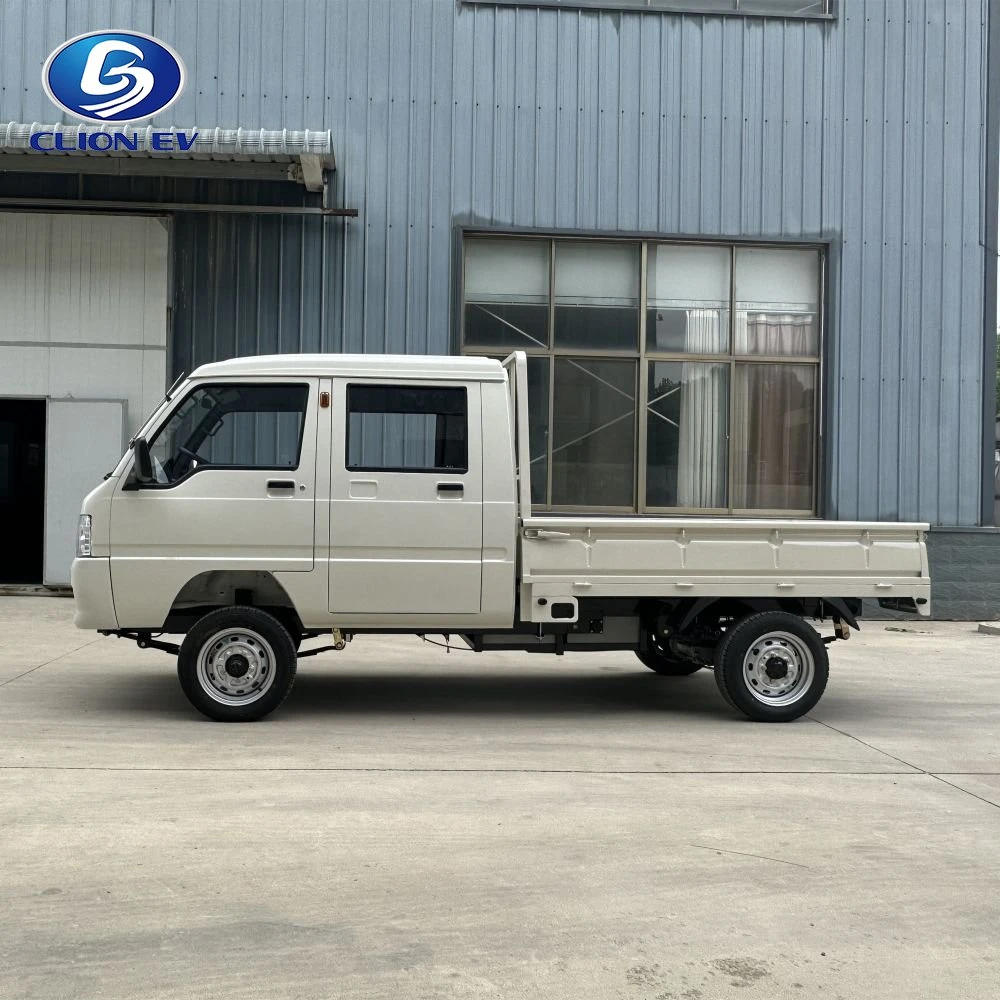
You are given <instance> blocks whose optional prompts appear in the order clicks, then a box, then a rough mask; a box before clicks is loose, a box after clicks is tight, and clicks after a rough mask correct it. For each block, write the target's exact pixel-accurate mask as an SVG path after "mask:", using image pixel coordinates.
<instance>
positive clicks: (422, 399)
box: [347, 385, 469, 473]
mask: <svg viewBox="0 0 1000 1000" xmlns="http://www.w3.org/2000/svg"><path fill="white" fill-rule="evenodd" d="M467 427H468V405H467V402H466V392H465V389H461V388H446V387H441V386H410V385H350V386H348V387H347V468H348V469H350V470H351V471H357V472H444V473H446V472H451V473H456V472H467V471H468V468H469V457H468V430H467Z"/></svg>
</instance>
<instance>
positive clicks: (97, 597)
mask: <svg viewBox="0 0 1000 1000" xmlns="http://www.w3.org/2000/svg"><path fill="white" fill-rule="evenodd" d="M70 582H71V583H72V584H73V599H74V601H75V602H76V614H75V615H74V616H73V624H74V625H76V627H77V628H83V629H116V628H118V617H117V616H116V615H115V602H114V600H113V598H112V596H111V560H110V559H100V558H95V557H94V556H88V557H86V558H84V559H74V560H73V568H72V570H71V571H70Z"/></svg>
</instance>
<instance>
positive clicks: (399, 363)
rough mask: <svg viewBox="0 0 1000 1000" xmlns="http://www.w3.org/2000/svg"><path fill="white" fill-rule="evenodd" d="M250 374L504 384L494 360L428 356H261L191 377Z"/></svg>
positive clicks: (233, 361)
mask: <svg viewBox="0 0 1000 1000" xmlns="http://www.w3.org/2000/svg"><path fill="white" fill-rule="evenodd" d="M247 375H256V376H259V375H321V376H322V375H325V376H345V375H346V376H357V377H364V378H371V377H375V378H393V379H397V378H421V379H466V380H469V381H477V382H502V381H503V379H504V370H503V366H502V365H501V364H500V362H499V361H496V360H494V359H493V358H476V357H464V356H460V355H447V356H438V357H435V356H429V355H426V354H261V355H255V356H253V357H246V358H230V359H229V360H228V361H215V362H212V363H211V364H207V365H202V366H201V367H200V368H196V369H195V370H194V371H193V372H192V373H191V375H190V378H220V377H223V378H233V377H239V376H247Z"/></svg>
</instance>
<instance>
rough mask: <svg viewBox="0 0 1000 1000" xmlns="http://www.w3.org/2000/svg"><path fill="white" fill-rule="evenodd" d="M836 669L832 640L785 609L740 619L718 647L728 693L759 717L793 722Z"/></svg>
mask: <svg viewBox="0 0 1000 1000" xmlns="http://www.w3.org/2000/svg"><path fill="white" fill-rule="evenodd" d="M829 674H830V664H829V659H828V657H827V655H826V646H825V644H824V643H823V640H822V639H821V638H820V636H819V635H818V634H817V632H816V630H815V629H814V628H812V626H810V625H808V624H807V623H806V622H804V621H803V620H802V619H801V618H799V617H798V616H797V615H793V614H789V613H788V612H785V611H763V612H761V613H759V614H754V615H749V616H747V617H746V618H744V619H742V620H741V621H738V622H736V624H735V625H733V626H732V627H731V628H730V629H728V630H727V631H726V634H725V635H724V636H723V638H722V641H721V642H720V643H719V645H718V647H717V648H716V651H715V681H716V683H717V684H718V685H719V690H720V691H721V692H722V695H723V697H724V698H725V699H726V701H728V702H729V704H730V705H732V706H733V708H738V709H739V710H740V711H741V712H743V713H744V715H748V716H749V717H750V718H751V719H753V720H754V721H755V722H790V721H791V720H792V719H797V718H799V716H801V715H805V713H806V712H808V711H809V710H810V709H811V708H813V707H814V706H815V705H816V703H817V702H818V701H819V700H820V698H821V697H822V696H823V691H824V689H825V688H826V682H827V678H828V677H829Z"/></svg>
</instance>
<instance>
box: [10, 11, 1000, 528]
mask: <svg viewBox="0 0 1000 1000" xmlns="http://www.w3.org/2000/svg"><path fill="white" fill-rule="evenodd" d="M986 5H987V0H908V2H905V3H904V2H903V0H841V2H840V3H839V4H838V7H839V16H838V18H837V19H836V20H834V21H832V22H822V21H796V20H783V19H777V18H774V19H763V18H739V17H728V18H726V17H713V16H692V15H684V16H682V15H676V14H664V15H660V14H637V13H626V12H611V13H600V12H595V11H574V10H558V11H557V10H552V9H543V10H538V9H530V8H529V9H521V10H517V9H513V8H510V7H497V8H493V7H490V6H487V5H482V4H476V5H463V4H462V3H461V2H460V0H391V2H389V0H340V2H336V0H286V2H284V3H280V4H279V3H274V2H269V0H256V2H254V0H200V2H199V3H197V4H195V3H191V2H186V0H144V2H138V0H136V2H130V0H110V2H109V0H101V2H98V0H94V2H89V3H88V2H81V0H73V2H70V0H48V2H46V3H28V2H27V0H23V2H8V3H5V4H4V5H3V6H2V8H0V57H2V58H0V80H2V92H0V100H2V105H3V110H2V114H3V116H4V117H5V118H7V119H17V120H22V121H24V120H27V121H30V120H32V119H51V118H52V117H53V115H52V112H53V110H54V109H52V107H51V106H50V105H49V104H48V102H47V101H46V99H45V97H44V96H43V95H42V92H41V88H40V87H39V85H38V82H37V80H38V69H39V67H40V64H41V62H42V60H43V59H44V56H45V55H46V54H47V53H48V51H49V50H50V49H51V48H52V47H54V46H55V45H56V44H58V43H59V42H60V41H62V40H63V39H65V38H67V37H69V36H71V35H73V34H75V33H78V32H82V31H85V30H88V29H97V28H102V27H109V26H114V27H134V28H137V29H140V30H145V31H149V32H152V33H153V34H156V35H158V36H160V37H162V38H164V39H165V40H167V41H169V42H171V43H172V44H173V45H174V46H176V48H177V49H178V50H179V51H180V52H181V54H182V55H183V57H184V58H185V60H186V61H187V65H188V68H189V70H190V71H191V73H192V79H191V82H190V83H189V86H188V89H187V92H186V94H185V95H184V97H183V98H182V99H181V100H180V101H179V102H178V103H177V104H176V105H175V106H174V107H173V108H172V109H171V111H170V113H169V118H170V121H169V122H167V121H164V122H162V123H161V124H178V125H190V124H198V125H206V126H207V125H216V124H219V125H225V126H233V125H237V124H239V125H242V126H247V127H264V128H282V127H288V128H305V127H309V128H331V129H332V130H333V134H334V137H335V144H336V150H337V159H338V168H339V169H338V173H337V178H336V186H337V198H338V200H339V202H340V203H342V204H345V205H349V206H355V207H357V208H359V209H360V212H361V216H360V218H359V219H358V220H357V221H355V222H349V223H344V222H339V221H337V222H330V221H327V222H322V223H321V222H317V221H316V220H305V221H301V220H299V221H288V220H286V221H284V222H279V221H277V220H273V219H266V220H265V219H260V218H257V219H252V218H240V219H237V218H220V219H206V218H203V217H198V218H194V217H190V218H184V217H181V218H179V219H178V220H177V225H176V228H175V245H176V248H177V254H178V256H177V267H176V290H177V293H178V296H177V313H176V330H177V336H176V338H175V351H174V355H175V359H177V361H178V362H179V361H180V360H184V361H190V360H193V361H200V360H204V359H206V358H208V357H213V356H223V355H226V354H231V353H233V352H234V351H238V352H243V351H250V350H274V349H282V350H290V349H297V348H302V349H314V348H320V349H324V350H367V351H381V350H387V351H411V352H424V351H432V352H447V351H449V350H450V349H451V348H452V331H451V324H452V312H453V301H452V295H453V281H454V268H455V264H454V259H453V258H454V246H455V239H454V233H455V227H456V226H457V225H460V224H482V225H490V226H525V227H540V228H543V229H546V230H559V229H585V230H590V229H595V230H602V231H609V232H626V231H642V232H648V233H663V234H667V235H677V234H688V235H719V236H737V237H738V236H748V237H789V238H798V237H802V238H810V239H814V238H820V239H828V240H830V241H831V254H830V260H829V265H830V267H829V273H830V295H829V307H830V313H829V317H828V320H829V322H828V326H827V335H828V344H829V364H828V368H827V387H828V398H827V400H826V407H827V413H828V419H827V423H826V431H827V438H826V441H825V442H824V454H825V456H826V466H827V480H828V482H827V493H828V496H827V503H826V510H825V511H824V512H825V513H827V514H829V515H831V516H838V517H841V518H854V517H862V518H892V517H904V518H920V519H927V520H930V521H932V522H934V523H938V524H963V525H968V524H975V523H976V522H977V520H978V517H979V510H980V478H981V472H982V455H981V439H982V380H983V377H984V372H983V370H982V368H983V366H982V343H983V334H982V330H983V290H984V289H983V271H984V266H985V257H984V253H985V251H984V247H983V245H982V244H983V239H982V236H983V233H982V230H983V218H984V207H985V195H984V190H983V164H984V141H985V140H984V132H985V65H984V51H985V19H986ZM994 153H995V151H994ZM987 377H989V378H992V373H987Z"/></svg>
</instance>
